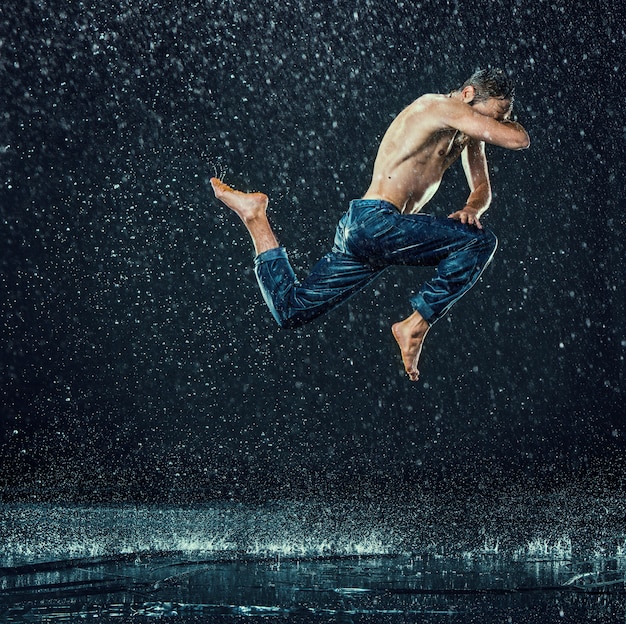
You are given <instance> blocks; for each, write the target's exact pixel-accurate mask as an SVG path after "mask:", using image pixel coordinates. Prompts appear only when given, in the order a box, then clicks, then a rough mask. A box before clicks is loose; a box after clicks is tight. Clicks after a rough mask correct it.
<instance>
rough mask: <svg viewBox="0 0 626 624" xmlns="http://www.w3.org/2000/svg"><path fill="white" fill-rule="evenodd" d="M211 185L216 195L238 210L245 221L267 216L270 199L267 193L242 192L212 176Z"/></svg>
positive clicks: (232, 208) (235, 210)
mask: <svg viewBox="0 0 626 624" xmlns="http://www.w3.org/2000/svg"><path fill="white" fill-rule="evenodd" d="M211 186H212V187H213V192H214V193H215V197H217V199H219V200H220V201H222V202H224V203H225V204H226V205H227V206H228V207H229V208H230V209H231V210H233V211H234V212H236V213H237V214H238V215H239V217H240V218H241V220H242V221H243V222H244V223H248V222H249V221H253V220H255V219H258V218H259V217H265V210H266V208H267V201H268V200H267V195H265V193H242V192H241V191H236V190H235V189H233V188H231V187H230V186H228V184H224V182H222V181H221V180H219V179H218V178H211Z"/></svg>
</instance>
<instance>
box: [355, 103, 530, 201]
mask: <svg viewBox="0 0 626 624" xmlns="http://www.w3.org/2000/svg"><path fill="white" fill-rule="evenodd" d="M468 99H469V96H467V95H463V94H462V93H461V92H454V93H452V94H450V95H440V94H427V95H423V96H421V97H420V98H418V99H417V100H415V101H414V102H413V103H412V104H410V105H409V106H408V107H407V108H405V109H404V110H403V111H402V112H401V113H400V114H399V115H398V116H397V117H396V118H395V119H394V121H393V122H392V123H391V125H390V126H389V128H388V130H387V132H386V133H385V136H384V137H383V140H382V142H381V144H380V148H379V150H378V155H377V157H376V161H375V163H374V172H373V175H372V182H371V184H370V187H369V189H368V190H367V192H366V194H365V195H364V198H365V199H384V200H386V201H389V202H391V203H392V204H394V205H395V206H397V207H398V209H399V210H400V211H401V212H417V211H419V210H420V209H421V208H422V207H423V206H424V205H425V204H426V202H428V200H429V199H430V198H431V197H432V196H433V195H434V194H435V192H436V191H437V189H438V188H439V184H440V183H441V179H442V176H443V174H444V172H445V171H446V169H447V168H448V167H449V166H450V165H451V164H452V163H453V162H454V161H455V160H457V159H458V158H459V156H460V155H461V153H462V152H463V150H464V149H465V148H466V147H467V146H469V145H471V144H472V143H474V144H475V145H474V148H475V149H476V148H479V147H480V148H482V145H481V144H482V143H483V142H484V141H485V140H486V141H488V142H490V143H495V144H497V145H502V146H503V147H510V148H512V149H515V148H518V147H525V145H523V141H522V140H521V138H518V137H516V136H514V135H520V137H521V135H522V134H523V135H525V136H526V138H527V135H526V133H525V131H524V130H523V129H522V128H521V126H518V125H517V124H514V123H512V122H509V121H508V115H509V113H510V108H511V103H510V101H508V100H501V99H497V98H490V99H488V100H486V101H485V102H479V103H478V104H477V105H475V106H470V105H469V102H466V101H465V100H468ZM469 101H471V99H469ZM505 126H506V127H505ZM515 139H517V141H518V143H519V144H518V143H514V140H515Z"/></svg>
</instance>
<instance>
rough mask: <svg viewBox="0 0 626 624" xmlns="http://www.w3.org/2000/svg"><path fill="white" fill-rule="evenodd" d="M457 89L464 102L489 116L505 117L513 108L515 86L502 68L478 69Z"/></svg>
mask: <svg viewBox="0 0 626 624" xmlns="http://www.w3.org/2000/svg"><path fill="white" fill-rule="evenodd" d="M459 91H460V93H461V94H462V97H463V101H464V102H466V103H467V104H469V105H470V106H476V109H477V112H480V113H482V114H484V115H488V116H489V117H494V118H496V119H506V118H508V116H509V115H510V113H511V109H512V108H513V99H514V97H515V87H514V86H513V81H512V80H511V79H510V78H509V77H508V76H507V75H506V73H505V72H504V71H503V70H502V69H479V70H478V71H477V72H474V73H473V74H472V76H471V77H470V78H469V79H468V80H466V81H465V83H464V84H463V86H462V87H461V89H460V90H459Z"/></svg>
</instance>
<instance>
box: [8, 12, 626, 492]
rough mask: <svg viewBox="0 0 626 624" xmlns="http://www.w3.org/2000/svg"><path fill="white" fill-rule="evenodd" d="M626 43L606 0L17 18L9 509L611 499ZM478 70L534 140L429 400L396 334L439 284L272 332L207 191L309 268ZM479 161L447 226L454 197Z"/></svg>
mask: <svg viewBox="0 0 626 624" xmlns="http://www.w3.org/2000/svg"><path fill="white" fill-rule="evenodd" d="M624 28H625V19H624V14H623V11H621V9H620V8H619V7H618V5H616V4H615V3H613V2H608V1H607V0H600V1H599V2H597V1H594V2H591V1H587V2H577V3H570V2H567V1H566V0H556V1H552V2H548V1H544V0H539V1H536V2H515V1H514V2H481V1H478V2H471V3H470V2H467V3H466V2H434V1H433V2H430V1H429V2H422V3H414V2H401V1H395V2H392V1H390V0H384V1H380V2H369V1H367V2H363V1H361V2H348V1H347V0H338V1H337V2H334V3H332V4H331V3H321V2H319V3H318V2H313V1H311V0H297V1H296V0H281V1H280V2H274V3H272V2H261V1H255V2H249V3H244V2H238V1H234V0H223V1H220V2H214V1H211V0H207V1H204V2H202V1H192V0H183V1H182V2H178V3H173V2H153V1H149V2H148V1H143V0H115V1H113V2H104V0H102V1H100V0H85V1H83V2H76V3H69V4H68V3H66V2H58V1H54V0H50V1H46V0H20V2H18V1H17V0H9V1H8V2H5V3H4V4H3V7H2V9H1V12H0V81H1V82H0V86H1V93H2V106H1V107H0V175H1V179H0V211H1V217H2V219H1V226H0V227H1V228H2V255H1V258H2V281H1V288H2V293H3V295H2V310H1V321H2V323H1V325H0V342H1V345H2V351H1V358H2V361H1V364H2V366H1V371H2V377H1V384H2V387H1V393H0V396H1V397H2V398H1V400H2V422H3V426H2V437H1V439H0V441H1V443H2V449H1V452H0V483H1V484H2V496H3V498H4V499H5V500H6V499H12V498H29V497H33V498H40V499H51V498H56V499H60V500H64V499H68V500H69V499H84V500H85V499H94V500H122V499H133V498H134V499H136V498H140V499H150V500H170V501H189V500H203V499H210V498H215V497H219V498H225V497H231V498H232V497H234V498H242V497H243V498H245V497H247V496H252V495H254V496H260V497H275V496H281V497H284V496H302V495H311V494H312V493H317V494H320V493H321V494H323V495H330V494H337V495H341V496H344V495H346V493H348V492H354V493H357V494H359V495H368V494H373V493H376V492H380V491H388V490H389V489H391V490H393V491H397V492H413V491H414V490H415V488H416V487H418V486H419V485H420V484H423V483H430V482H432V481H433V480H434V481H436V482H438V483H449V482H451V481H452V480H460V481H461V482H462V483H463V484H464V485H465V486H467V487H469V488H471V487H475V486H476V484H482V483H483V482H484V481H485V479H487V480H489V479H494V478H497V479H503V480H507V479H512V478H516V479H517V478H519V477H520V475H521V477H522V478H524V479H527V478H529V476H532V477H533V478H535V477H536V476H537V475H543V478H544V480H545V481H546V482H547V483H550V482H552V481H559V480H562V479H567V478H568V475H571V474H574V473H576V474H586V473H589V472H594V471H595V472H596V473H598V472H599V473H600V474H601V475H604V476H605V477H606V478H609V479H610V478H618V477H619V474H620V470H617V469H615V466H616V465H618V464H619V461H620V458H621V456H622V454H623V452H624V446H625V443H624V434H625V428H624V417H623V413H624V408H623V405H622V402H623V397H622V394H621V387H620V385H621V383H622V380H623V374H624V344H625V342H624V340H625V336H624V271H623V258H624V244H623V235H624V218H623V195H624V193H623V191H624V170H625V166H624V162H623V160H624V143H625V139H626V130H625V126H624V101H625V100H624V98H625V96H626V89H625V88H624V79H623V75H624V70H625V65H624V58H625V55H624V51H625V34H624ZM486 66H502V67H505V68H506V69H507V70H508V71H509V72H510V73H511V75H512V76H513V78H514V80H515V82H516V84H517V100H516V105H515V111H516V115H517V118H518V120H519V121H521V122H522V123H523V124H524V125H525V126H526V127H527V128H528V130H529V133H530V135H531V139H532V145H531V148H530V150H527V151H524V152H505V151H504V150H499V149H497V148H489V149H488V158H489V162H490V168H491V174H492V184H493V187H494V191H495V192H494V201H493V204H492V207H491V209H490V211H489V212H488V213H487V215H486V216H485V218H484V220H483V221H484V223H485V224H486V225H488V226H489V227H491V228H492V229H493V230H494V231H495V232H496V233H497V234H498V236H499V239H500V247H499V251H498V253H497V255H496V258H495V260H494V262H493V264H492V265H491V267H490V268H489V269H488V270H487V271H486V272H485V274H484V276H483V278H482V280H481V282H480V283H479V284H478V285H477V287H476V288H475V289H474V290H473V291H472V292H471V293H469V294H468V295H467V296H466V297H465V298H464V299H463V300H462V301H461V302H460V303H459V304H458V305H457V306H456V307H455V308H454V309H453V311H452V312H451V313H450V314H449V316H448V317H446V319H445V320H443V321H441V322H440V323H439V324H437V325H436V327H435V328H433V330H432V331H431V333H430V334H429V337H428V341H427V344H426V346H425V350H424V354H423V356H422V362H421V367H420V369H421V372H422V377H421V380H420V381H419V382H418V383H416V384H411V383H410V382H409V381H408V380H407V379H406V378H405V375H404V372H403V370H402V366H401V361H400V358H399V352H398V349H397V346H396V344H395V342H394V340H393V338H392V336H391V333H390V325H391V323H392V322H394V321H396V320H398V319H400V318H403V317H404V316H406V315H407V314H408V313H410V308H409V305H408V297H409V295H410V293H411V292H412V291H413V290H414V289H415V288H416V287H418V286H419V284H420V283H421V281H422V280H424V279H425V277H426V275H428V271H426V270H418V269H396V270H390V271H389V272H388V273H387V274H386V275H385V276H384V277H383V278H382V279H381V280H380V281H379V282H377V283H376V284H375V285H374V286H373V287H372V288H369V289H368V290H366V291H364V292H362V293H360V294H359V295H358V296H356V297H355V298H354V299H352V300H351V301H350V302H349V303H348V304H346V305H344V306H343V307H341V308H339V309H337V310H335V311H333V312H332V313H330V314H329V315H328V316H327V317H325V318H324V319H322V320H320V321H317V322H315V323H314V324H312V325H310V326H308V327H307V328H305V329H303V330H299V331H296V332H288V331H284V330H280V329H278V327H277V326H275V324H274V321H273V320H272V319H271V317H270V315H269V313H268V311H267V310H266V308H265V306H264V304H263V302H262V300H261V297H260V294H259V292H258V289H257V286H256V282H255V278H254V275H253V273H252V269H251V267H252V248H251V245H250V241H249V239H248V236H247V233H246V232H245V229H244V228H243V226H242V225H241V224H240V223H239V222H238V220H237V218H236V217H234V215H232V214H230V213H229V211H228V210H227V209H226V208H225V207H223V206H222V205H219V204H218V203H217V202H216V201H215V200H214V199H213V198H212V193H211V189H210V186H209V183H208V181H209V178H210V177H211V176H212V175H215V174H216V173H218V174H221V175H223V176H224V178H225V180H226V181H227V182H229V183H230V184H232V185H234V186H236V187H238V188H241V189H244V190H252V189H255V190H263V191H265V192H267V193H268V194H269V195H270V197H271V206H270V210H271V218H272V221H273V223H274V224H275V226H276V228H277V232H278V234H279V236H280V239H281V242H282V243H283V244H285V245H286V246H287V247H288V248H289V250H290V253H291V257H292V260H293V263H294V265H295V267H296V269H297V270H298V272H300V273H304V272H305V271H306V270H307V269H308V268H309V267H310V266H311V265H312V264H313V263H314V262H315V261H316V260H317V259H318V257H319V256H320V255H321V254H323V253H324V252H325V251H326V250H328V248H329V246H330V244H331V242H332V236H333V232H334V227H335V224H336V222H337V220H338V218H339V217H340V216H341V213H342V212H343V211H344V210H345V209H346V207H347V203H348V201H349V200H350V199H352V198H354V197H358V196H360V195H361V194H362V193H363V192H364V190H365V189H366V188H367V186H368V183H369V176H370V172H371V168H372V163H373V159H374V156H375V153H376V149H377V145H378V143H379V141H380V139H381V136H382V133H383V132H384V131H385V129H386V127H387V125H388V124H389V122H390V121H391V119H392V118H393V117H394V116H395V115H396V114H397V113H398V112H399V111H400V110H401V109H402V108H403V107H404V106H405V105H407V104H408V103H409V102H411V101H412V100H413V99H415V98H416V97H417V96H419V95H420V94H422V93H424V92H447V91H448V90H451V89H453V88H456V87H458V86H459V85H460V84H461V83H462V82H463V81H464V80H465V79H466V78H467V77H468V76H469V75H470V74H471V73H472V72H473V71H474V70H475V69H477V68H479V67H486ZM460 169H461V168H460V166H457V167H455V168H454V169H453V170H451V171H449V172H448V173H447V174H446V178H445V179H444V183H443V185H442V188H441V190H440V192H439V194H438V195H437V196H436V197H435V199H434V200H433V201H432V202H431V204H430V206H429V210H431V211H432V212H435V213H438V214H442V215H446V214H449V213H450V212H452V211H454V210H456V209H458V208H459V207H460V206H461V205H462V204H463V201H464V199H465V197H466V195H467V192H468V191H467V187H466V183H465V181H464V177H463V174H462V172H461V171H460ZM616 475H617V476H616Z"/></svg>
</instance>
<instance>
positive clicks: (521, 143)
mask: <svg viewBox="0 0 626 624" xmlns="http://www.w3.org/2000/svg"><path fill="white" fill-rule="evenodd" d="M529 147H530V137H529V136H528V134H526V133H524V134H523V135H522V136H520V137H519V139H518V141H517V143H516V145H515V147H514V148H513V149H516V150H523V149H528V148H529Z"/></svg>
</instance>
